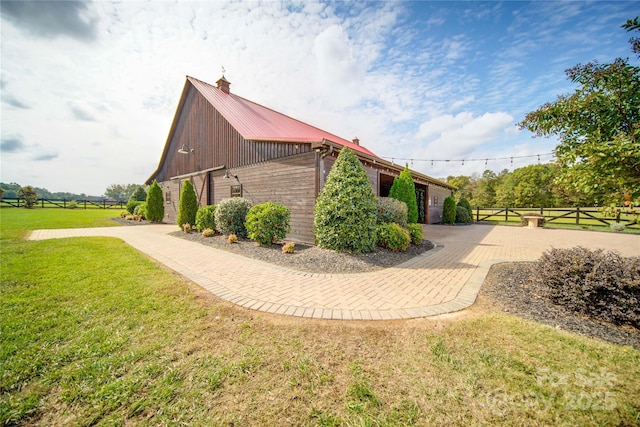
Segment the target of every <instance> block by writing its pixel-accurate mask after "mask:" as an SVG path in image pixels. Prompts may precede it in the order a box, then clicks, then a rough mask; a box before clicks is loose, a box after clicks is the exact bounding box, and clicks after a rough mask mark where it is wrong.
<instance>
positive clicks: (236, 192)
mask: <svg viewBox="0 0 640 427" xmlns="http://www.w3.org/2000/svg"><path fill="white" fill-rule="evenodd" d="M231 197H242V184H238V185H232V186H231Z"/></svg>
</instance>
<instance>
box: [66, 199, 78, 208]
mask: <svg viewBox="0 0 640 427" xmlns="http://www.w3.org/2000/svg"><path fill="white" fill-rule="evenodd" d="M67 209H78V202H76V201H75V200H71V201H70V202H69V204H68V205H67Z"/></svg>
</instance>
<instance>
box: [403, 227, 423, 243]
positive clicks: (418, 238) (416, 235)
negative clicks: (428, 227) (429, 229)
mask: <svg viewBox="0 0 640 427" xmlns="http://www.w3.org/2000/svg"><path fill="white" fill-rule="evenodd" d="M407 231H408V232H409V236H411V243H413V244H414V245H419V244H420V243H422V237H423V236H422V225H421V224H407Z"/></svg>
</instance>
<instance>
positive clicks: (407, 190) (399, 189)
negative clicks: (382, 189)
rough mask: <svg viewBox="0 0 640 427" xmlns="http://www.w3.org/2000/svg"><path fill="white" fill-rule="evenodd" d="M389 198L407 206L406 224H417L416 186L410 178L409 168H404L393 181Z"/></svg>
mask: <svg viewBox="0 0 640 427" xmlns="http://www.w3.org/2000/svg"><path fill="white" fill-rule="evenodd" d="M389 197H392V198H394V199H396V200H400V201H401V202H405V203H406V204H407V222H408V223H409V224H415V223H417V222H418V202H417V201H416V185H415V183H414V182H413V178H412V177H411V171H410V170H409V166H405V168H404V170H403V171H402V172H400V176H398V177H397V178H394V179H393V184H392V185H391V189H390V190H389Z"/></svg>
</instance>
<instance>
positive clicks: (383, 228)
mask: <svg viewBox="0 0 640 427" xmlns="http://www.w3.org/2000/svg"><path fill="white" fill-rule="evenodd" d="M409 243H411V236H410V235H409V232H408V231H407V230H405V229H404V228H402V227H400V226H399V225H398V224H395V223H386V224H380V225H378V226H377V227H376V244H377V245H378V246H380V247H382V248H386V249H390V250H392V251H395V252H404V251H406V250H407V248H408V247H409Z"/></svg>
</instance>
